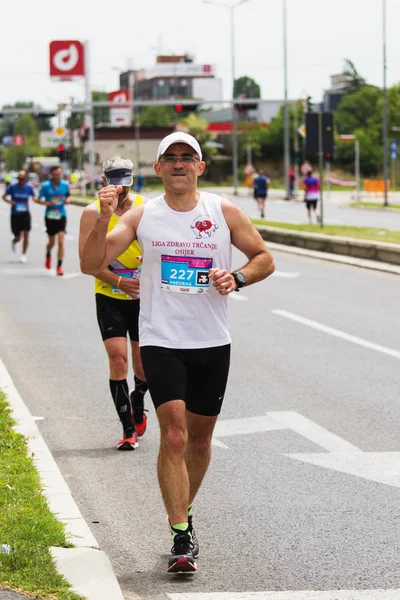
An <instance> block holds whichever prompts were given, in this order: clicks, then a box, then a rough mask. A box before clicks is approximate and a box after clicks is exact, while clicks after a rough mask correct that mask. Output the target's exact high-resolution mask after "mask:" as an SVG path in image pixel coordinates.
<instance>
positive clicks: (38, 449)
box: [0, 359, 124, 600]
mask: <svg viewBox="0 0 400 600" xmlns="http://www.w3.org/2000/svg"><path fill="white" fill-rule="evenodd" d="M0 389H2V391H3V392H4V393H5V394H6V395H7V400H8V402H9V404H10V408H11V411H12V417H13V419H14V420H15V421H16V423H17V424H16V426H15V430H16V431H17V432H18V433H21V434H22V435H24V436H25V437H26V438H27V441H28V448H29V452H30V456H31V457H32V459H33V461H34V464H35V466H36V468H37V470H38V472H39V475H40V479H41V482H42V486H43V493H44V494H45V496H46V498H47V500H48V505H49V508H50V510H51V511H52V512H53V513H54V514H55V516H56V518H57V519H58V520H60V521H62V522H63V523H65V524H66V533H67V537H68V540H69V541H70V542H71V543H72V544H74V545H75V546H76V548H51V552H52V555H53V558H54V559H55V563H56V566H57V569H58V571H59V572H60V573H61V574H62V575H63V576H64V577H65V578H66V579H67V580H68V581H69V583H70V584H71V586H72V589H73V590H74V591H75V592H76V593H78V594H80V595H82V596H85V597H86V598H87V600H110V599H111V598H112V599H113V600H123V599H124V597H123V595H122V591H121V588H120V586H119V583H118V581H117V578H116V576H115V573H114V570H113V568H112V565H111V562H110V560H109V558H108V557H107V555H106V554H105V553H104V552H103V551H101V550H100V547H99V544H98V542H97V540H96V538H95V537H94V535H93V533H92V532H91V530H90V528H89V526H88V524H87V523H86V521H85V519H84V518H83V516H82V514H81V512H80V510H79V508H78V506H77V504H76V503H75V500H74V499H73V497H72V494H71V491H70V489H69V487H68V485H67V483H66V481H65V479H64V477H63V476H62V474H61V471H60V469H59V468H58V465H57V463H56V461H55V460H54V458H53V455H52V454H51V452H50V450H49V448H48V446H47V444H46V442H45V441H44V439H43V437H42V435H41V433H40V431H39V429H38V427H37V425H36V422H35V419H34V417H32V415H31V413H30V412H29V410H28V408H27V406H26V405H25V403H24V401H23V400H22V398H21V396H20V395H19V393H18V391H17V389H16V387H15V386H14V384H13V381H12V379H11V377H10V375H9V373H8V371H7V369H6V367H5V365H4V363H3V361H2V360H1V359H0Z"/></svg>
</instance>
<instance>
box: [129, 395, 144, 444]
mask: <svg viewBox="0 0 400 600" xmlns="http://www.w3.org/2000/svg"><path fill="white" fill-rule="evenodd" d="M130 398H131V406H132V417H133V421H134V423H135V427H136V431H137V434H138V436H139V437H142V435H144V434H145V433H146V429H147V415H146V414H145V410H146V409H145V408H144V402H143V395H142V394H140V393H136V394H135V391H132V392H131V394H130Z"/></svg>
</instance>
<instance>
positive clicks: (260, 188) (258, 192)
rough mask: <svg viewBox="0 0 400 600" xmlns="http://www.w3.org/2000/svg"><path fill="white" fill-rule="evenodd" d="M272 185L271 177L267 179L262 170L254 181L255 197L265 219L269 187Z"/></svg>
mask: <svg viewBox="0 0 400 600" xmlns="http://www.w3.org/2000/svg"><path fill="white" fill-rule="evenodd" d="M269 184H270V179H269V177H266V175H265V174H264V171H263V170H262V169H260V171H259V175H258V176H257V177H255V178H254V179H253V187H254V197H255V199H256V200H257V203H258V208H259V209H260V216H261V218H262V219H263V218H264V206H265V200H266V199H267V195H268V186H269Z"/></svg>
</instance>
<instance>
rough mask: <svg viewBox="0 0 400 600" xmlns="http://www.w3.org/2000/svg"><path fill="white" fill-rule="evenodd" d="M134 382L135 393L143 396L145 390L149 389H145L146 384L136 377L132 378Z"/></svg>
mask: <svg viewBox="0 0 400 600" xmlns="http://www.w3.org/2000/svg"><path fill="white" fill-rule="evenodd" d="M134 381H135V392H139V394H142V395H143V396H144V395H145V393H146V392H147V390H148V389H149V388H148V387H147V383H146V382H145V381H143V380H142V379H139V377H136V375H135V376H134Z"/></svg>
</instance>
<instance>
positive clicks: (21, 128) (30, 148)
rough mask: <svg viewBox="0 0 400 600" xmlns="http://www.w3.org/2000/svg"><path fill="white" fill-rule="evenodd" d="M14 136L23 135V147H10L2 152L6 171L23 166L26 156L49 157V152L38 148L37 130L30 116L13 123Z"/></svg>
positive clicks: (33, 119) (24, 115)
mask: <svg viewBox="0 0 400 600" xmlns="http://www.w3.org/2000/svg"><path fill="white" fill-rule="evenodd" d="M13 129H14V134H15V135H23V136H24V140H25V143H24V145H23V146H11V147H9V148H5V149H4V150H3V157H4V160H5V163H6V169H8V170H12V169H14V170H18V169H22V168H23V167H24V165H25V160H26V158H27V157H28V156H49V155H50V154H51V151H49V150H45V149H43V148H41V147H40V146H39V128H38V124H37V122H36V119H35V118H34V117H32V115H30V114H27V113H26V114H23V115H21V116H20V117H19V118H18V119H17V120H16V121H15V123H14V127H13Z"/></svg>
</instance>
